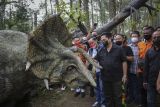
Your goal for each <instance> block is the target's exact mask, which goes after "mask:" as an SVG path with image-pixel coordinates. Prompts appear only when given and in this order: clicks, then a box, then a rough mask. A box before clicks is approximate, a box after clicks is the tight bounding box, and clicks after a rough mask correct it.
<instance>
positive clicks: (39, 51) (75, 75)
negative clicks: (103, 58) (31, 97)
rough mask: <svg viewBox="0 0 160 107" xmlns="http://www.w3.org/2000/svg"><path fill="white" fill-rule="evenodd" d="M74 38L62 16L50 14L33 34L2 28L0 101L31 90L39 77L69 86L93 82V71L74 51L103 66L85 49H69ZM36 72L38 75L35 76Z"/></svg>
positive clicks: (2, 101)
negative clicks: (71, 38)
mask: <svg viewBox="0 0 160 107" xmlns="http://www.w3.org/2000/svg"><path fill="white" fill-rule="evenodd" d="M70 37H71V35H70V34H69V32H68V30H67V28H66V26H65V24H64V22H63V20H62V19H61V18H60V16H59V15H54V16H51V17H48V18H47V19H46V20H45V21H44V22H42V23H41V25H39V26H38V27H37V28H36V29H35V30H34V31H32V32H31V33H30V34H28V35H27V34H24V33H22V32H18V31H11V30H2V31H0V66H1V67H0V104H2V103H4V102H8V101H11V102H15V101H16V100H18V99H21V98H22V97H23V96H24V95H25V94H26V93H28V92H29V91H31V90H32V89H31V87H32V86H33V85H34V81H35V79H37V78H38V79H40V80H44V82H45V86H46V88H47V89H50V88H49V83H55V82H62V81H63V82H65V83H66V84H67V85H68V86H69V87H75V86H77V85H79V84H80V83H82V84H83V83H86V82H90V83H91V84H92V85H93V86H96V84H95V81H94V79H93V77H92V72H91V71H89V70H88V69H87V68H86V67H85V65H84V64H83V63H82V61H81V60H80V58H79V57H77V56H76V55H75V54H74V52H73V51H79V52H81V53H83V55H84V56H85V57H86V59H87V60H88V62H90V63H91V64H93V65H94V66H95V67H98V68H101V67H100V66H99V65H97V64H96V63H94V61H93V60H92V59H91V58H90V57H89V56H88V55H87V54H86V53H85V52H84V51H83V50H81V49H79V48H75V47H73V48H67V47H65V46H69V45H68V44H69V43H70ZM33 74H34V75H33Z"/></svg>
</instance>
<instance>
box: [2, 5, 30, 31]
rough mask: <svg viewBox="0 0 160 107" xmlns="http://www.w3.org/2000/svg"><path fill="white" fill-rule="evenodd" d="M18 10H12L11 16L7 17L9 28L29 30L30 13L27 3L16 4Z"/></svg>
mask: <svg viewBox="0 0 160 107" xmlns="http://www.w3.org/2000/svg"><path fill="white" fill-rule="evenodd" d="M15 8H16V10H15V11H10V13H9V14H10V16H8V17H6V18H5V22H6V23H5V24H6V26H7V29H12V30H18V31H21V32H29V31H30V30H31V29H30V28H31V27H30V25H29V18H30V17H29V13H28V8H27V5H26V4H17V5H15Z"/></svg>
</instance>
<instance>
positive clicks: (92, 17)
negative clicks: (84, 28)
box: [91, 0, 94, 26]
mask: <svg viewBox="0 0 160 107" xmlns="http://www.w3.org/2000/svg"><path fill="white" fill-rule="evenodd" d="M91 20H92V26H93V24H94V16H93V0H91Z"/></svg>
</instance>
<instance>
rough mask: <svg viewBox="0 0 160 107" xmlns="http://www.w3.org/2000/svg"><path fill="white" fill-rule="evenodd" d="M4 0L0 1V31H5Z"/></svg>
mask: <svg viewBox="0 0 160 107" xmlns="http://www.w3.org/2000/svg"><path fill="white" fill-rule="evenodd" d="M5 2H6V0H1V6H0V30H2V29H5V22H4V16H5V9H6V3H5Z"/></svg>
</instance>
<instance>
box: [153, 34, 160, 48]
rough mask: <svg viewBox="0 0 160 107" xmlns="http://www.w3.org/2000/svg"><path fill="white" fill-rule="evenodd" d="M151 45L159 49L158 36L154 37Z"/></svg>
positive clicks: (159, 40)
mask: <svg viewBox="0 0 160 107" xmlns="http://www.w3.org/2000/svg"><path fill="white" fill-rule="evenodd" d="M153 47H154V49H156V50H157V49H158V50H159V49H160V37H157V38H156V39H154V40H153Z"/></svg>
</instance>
